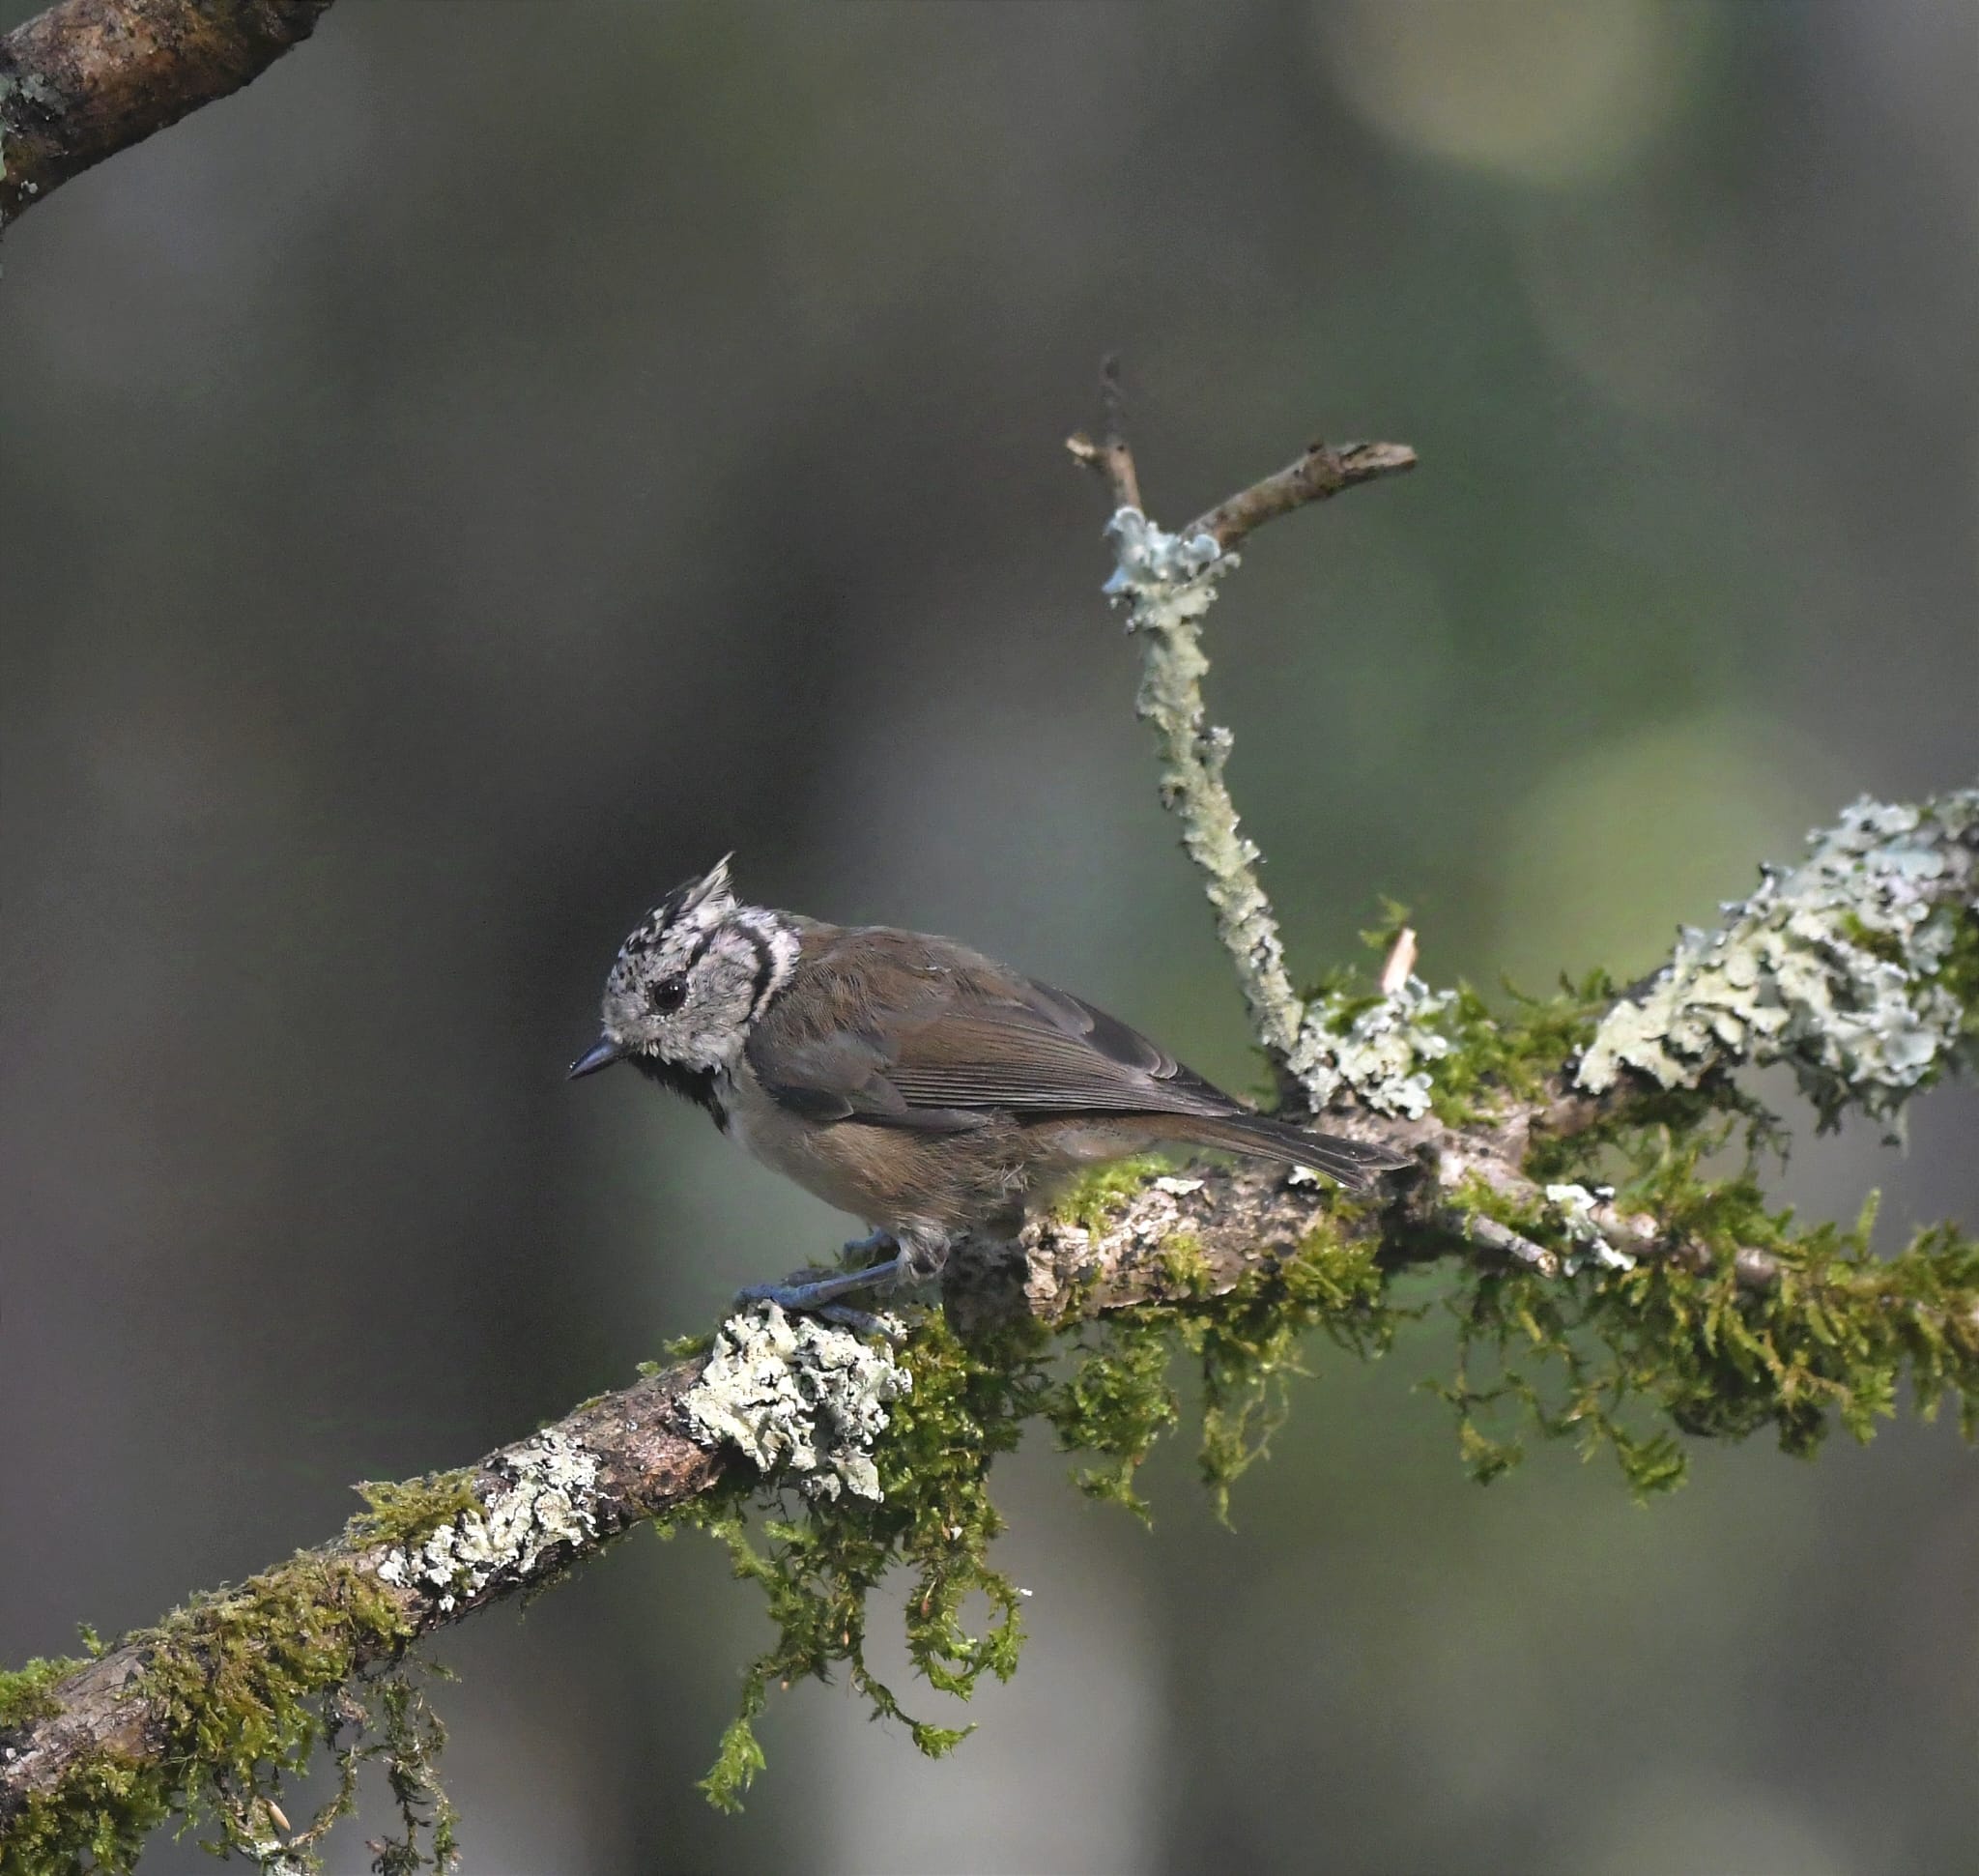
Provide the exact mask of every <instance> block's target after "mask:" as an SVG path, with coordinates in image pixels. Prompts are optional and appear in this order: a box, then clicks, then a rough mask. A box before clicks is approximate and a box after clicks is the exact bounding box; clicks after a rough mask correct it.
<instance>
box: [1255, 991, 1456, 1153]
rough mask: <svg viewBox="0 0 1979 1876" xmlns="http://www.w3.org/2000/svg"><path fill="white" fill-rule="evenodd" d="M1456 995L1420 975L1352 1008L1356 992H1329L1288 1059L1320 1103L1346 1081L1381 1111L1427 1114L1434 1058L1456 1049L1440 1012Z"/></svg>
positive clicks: (1315, 1103)
mask: <svg viewBox="0 0 1979 1876" xmlns="http://www.w3.org/2000/svg"><path fill="white" fill-rule="evenodd" d="M1456 1000H1457V994H1456V992H1455V991H1453V990H1431V989H1430V988H1429V986H1428V985H1427V984H1425V983H1424V982H1423V981H1422V980H1421V978H1420V977H1410V978H1409V979H1407V980H1406V981H1405V982H1404V983H1403V984H1402V986H1401V987H1400V988H1399V989H1398V990H1394V991H1391V992H1390V994H1389V995H1388V996H1384V997H1382V998H1381V1000H1380V1001H1379V1002H1376V1003H1371V1004H1368V1005H1366V1006H1364V1007H1363V1008H1362V1009H1360V1010H1359V1011H1357V1012H1355V1013H1354V1014H1353V1015H1351V1016H1349V1015H1348V1014H1347V1012H1348V1010H1349V1008H1350V1003H1349V999H1347V998H1346V997H1344V996H1324V997H1322V998H1320V1000H1319V1001H1318V1002H1316V1003H1314V1004H1313V1005H1312V1006H1311V1008H1309V1009H1308V1010H1307V1011H1306V1013H1305V1025H1303V1027H1302V1028H1301V1029H1300V1031H1299V1041H1298V1044H1297V1046H1296V1047H1295V1048H1294V1049H1293V1051H1292V1057H1291V1061H1290V1063H1289V1064H1288V1065H1289V1066H1290V1068H1291V1070H1292V1073H1293V1074H1294V1075H1296V1076H1297V1077H1298V1078H1299V1080H1300V1082H1302V1083H1303V1084H1304V1086H1305V1091H1306V1093H1307V1094H1309V1095H1310V1096H1311V1097H1312V1105H1313V1107H1314V1109H1315V1110H1318V1109H1321V1108H1324V1107H1325V1106H1326V1104H1327V1103H1328V1102H1329V1101H1331V1100H1332V1099H1333V1097H1334V1094H1336V1093H1337V1092H1338V1091H1339V1090H1340V1089H1341V1088H1342V1087H1347V1088H1351V1089H1352V1090H1353V1091H1354V1093H1355V1094H1357V1095H1358V1096H1360V1098H1361V1100H1362V1102H1364V1103H1365V1104H1366V1105H1367V1106H1368V1107H1370V1108H1372V1109H1373V1110H1374V1111H1375V1112H1376V1113H1388V1114H1402V1115H1406V1116H1407V1117H1408V1118H1409V1119H1411V1120H1418V1119H1420V1118H1421V1116H1422V1115H1423V1114H1425V1113H1427V1112H1428V1111H1429V1064H1430V1063H1432V1062H1437V1061H1441V1060H1442V1059H1443V1057H1444V1056H1446V1055H1447V1054H1448V1053H1449V1051H1450V1039H1449V1037H1448V1036H1447V1035H1445V1034H1444V1033H1443V1032H1442V1031H1441V1030H1440V1029H1438V1028H1437V1027H1436V1019H1437V1018H1438V1017H1439V1016H1441V1015H1442V1014H1443V1012H1444V1011H1445V1010H1447V1009H1448V1008H1449V1007H1450V1005H1451V1004H1452V1003H1454V1002H1455V1001H1456Z"/></svg>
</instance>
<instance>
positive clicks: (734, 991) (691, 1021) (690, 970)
mask: <svg viewBox="0 0 1979 1876" xmlns="http://www.w3.org/2000/svg"><path fill="white" fill-rule="evenodd" d="M796 961H797V935H796V933H795V932H794V931H793V930H791V928H790V927H789V924H788V923H787V922H786V921H785V920H783V919H782V918H780V917H778V915H777V914H776V913H775V912H773V911H768V910H766V909H763V908H762V907H760V906H745V905H742V904H741V903H739V902H738V901H737V899H736V898H735V895H734V892H733V890H732V889H731V886H730V883H729V861H728V858H727V857H726V856H725V857H724V858H722V859H720V860H717V861H716V862H715V864H714V866H713V867H711V868H710V869H709V870H708V871H707V872H706V873H704V874H703V875H701V876H700V877H699V878H697V879H693V880H687V881H686V882H685V883H684V884H682V885H678V886H675V887H674V890H673V891H672V892H670V893H669V894H668V895H667V896H666V898H664V899H662V900H661V901H660V903H659V904H658V905H657V906H655V907H654V908H653V909H652V910H651V911H649V912H648V913H647V914H646V915H645V918H643V919H641V920H640V922H639V923H638V924H637V925H636V926H634V927H633V929H632V931H631V933H630V934H629V935H628V936H627V938H626V939H625V942H624V943H623V944H622V945H620V946H619V948H618V957H617V962H616V963H614V965H613V966H612V970H611V974H610V975H609V976H608V977H607V978H606V979H605V999H604V1025H603V1032H602V1033H601V1034H600V1035H599V1037H598V1040H597V1041H596V1042H595V1043H594V1044H593V1045H592V1046H591V1047H590V1048H589V1049H588V1050H587V1051H586V1052H585V1053H584V1054H582V1055H580V1056H579V1057H578V1059H577V1060H576V1061H574V1062H573V1063H572V1064H571V1066H570V1073H571V1077H572V1079H573V1080H574V1079H575V1078H576V1077H578V1076H580V1075H591V1074H595V1073H596V1072H597V1071H598V1070H599V1069H601V1068H609V1067H610V1066H611V1065H612V1064H613V1063H614V1062H617V1061H630V1062H632V1063H633V1064H634V1065H635V1066H637V1067H641V1068H644V1069H645V1070H646V1071H647V1072H648V1073H651V1074H654V1075H657V1076H659V1077H660V1078H661V1079H663V1080H666V1079H672V1078H671V1077H670V1076H668V1074H667V1071H669V1070H673V1071H675V1072H678V1071H683V1070H684V1071H686V1072H687V1073H689V1074H693V1075H706V1074H709V1073H711V1072H712V1071H714V1070H716V1069H720V1068H724V1067H727V1066H729V1065H730V1064H731V1063H732V1062H733V1061H734V1059H735V1057H736V1055H737V1054H738V1053H740V1051H741V1048H742V1045H743V1043H745V1042H746V1041H747V1040H748V1038H749V1029H750V1025H752V1024H753V1023H754V1022H755V1021H756V1019H757V1017H758V1016H759V1015H760V1013H761V1011H762V1008H763V1005H764V1004H765V1003H767V1002H768V1001H769V999H770V998H771V997H772V996H775V995H776V993H777V992H778V991H779V990H781V989H782V988H783V985H784V983H785V981H786V980H787V979H788V978H789V974H790V970H791V967H793V966H794V965H795V963H796Z"/></svg>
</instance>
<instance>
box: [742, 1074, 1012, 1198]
mask: <svg viewBox="0 0 1979 1876" xmlns="http://www.w3.org/2000/svg"><path fill="white" fill-rule="evenodd" d="M723 1100H724V1105H725V1106H726V1107H727V1109H728V1112H729V1132H730V1134H731V1136H732V1137H733V1138H734V1139H735V1140H738V1141H739V1142H740V1143H741V1144H742V1145H743V1146H744V1147H746V1148H747V1149H748V1151H749V1153H750V1154H751V1155H752V1156H753V1157H754V1158H755V1159H757V1160H759V1161H760V1162H761V1164H762V1165H764V1166H766V1167H768V1168H770V1169H771V1170H772V1171H776V1172H781V1173H782V1174H783V1175H784V1177H785V1178H787V1179H789V1180H792V1181H794V1182H795V1183H796V1184H797V1185H800V1186H802V1187H803V1188H804V1190H805V1191H806V1192H808V1193H811V1194H813V1195H814V1196H816V1197H817V1198H822V1199H823V1200H824V1202H825V1203H826V1204H827V1205H835V1206H837V1207H838V1209H839V1210H840V1211H845V1212H850V1213H851V1214H852V1215H853V1217H855V1218H859V1219H863V1220H864V1221H865V1222H866V1223H867V1224H869V1225H875V1226H879V1227H885V1228H887V1229H896V1228H898V1227H903V1226H913V1225H927V1226H938V1227H941V1228H943V1229H945V1230H956V1229H962V1228H966V1227H972V1226H976V1225H980V1224H985V1223H987V1222H989V1221H990V1220H992V1219H996V1218H1002V1217H1005V1216H1007V1215H1008V1214H1009V1213H1011V1211H1012V1210H1013V1208H1019V1207H1020V1206H1021V1203H1022V1194H1023V1189H1024V1185H1025V1162H1026V1159H1027V1157H1028V1156H1027V1155H1025V1154H1024V1152H1023V1151H1022V1149H1021V1146H1020V1144H1019V1143H1018V1140H1017V1139H1016V1136H1015V1130H1014V1129H1011V1128H1009V1127H1007V1126H1002V1127H999V1126H994V1125H986V1126H985V1127H984V1128H983V1129H982V1131H981V1132H979V1133H965V1134H961V1135H957V1134H941V1135H927V1134H917V1133H914V1132H912V1131H911V1130H908V1129H903V1128H894V1127H876V1126H868V1125H864V1124H862V1123H860V1122H858V1121H852V1120H845V1121H837V1122H834V1123H832V1124H830V1125H826V1126H819V1125H818V1124H817V1122H815V1121H807V1120H800V1119H797V1118H795V1117H793V1116H792V1115H790V1114H789V1113H788V1112H786V1111H784V1110H783V1109H782V1108H780V1107H779V1106H778V1105H777V1104H776V1103H775V1102H774V1101H772V1100H771V1099H770V1098H769V1096H768V1095H766V1094H764V1093H763V1091H762V1089H761V1088H760V1086H759V1085H758V1084H757V1083H756V1082H754V1080H753V1079H751V1078H745V1077H742V1076H738V1077H736V1078H735V1081H734V1082H733V1084H732V1086H731V1087H730V1088H727V1089H725V1090H724V1094H723Z"/></svg>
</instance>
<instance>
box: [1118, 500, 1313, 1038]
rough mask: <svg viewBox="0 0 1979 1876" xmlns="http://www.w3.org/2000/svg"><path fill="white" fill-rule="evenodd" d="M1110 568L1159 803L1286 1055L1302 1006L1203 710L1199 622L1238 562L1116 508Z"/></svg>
mask: <svg viewBox="0 0 1979 1876" xmlns="http://www.w3.org/2000/svg"><path fill="white" fill-rule="evenodd" d="M1106 534H1107V535H1108V537H1109V538H1110V539H1111V541H1112V543H1113V550H1114V557H1115V564H1114V568H1113V573H1112V576H1111V577H1110V578H1109V579H1108V580H1107V582H1106V584H1105V587H1104V592H1105V593H1106V595H1107V597H1108V598H1110V599H1111V600H1112V601H1113V602H1114V603H1115V604H1116V605H1117V604H1120V603H1122V602H1125V604H1126V605H1127V608H1128V620H1127V629H1128V630H1129V631H1130V632H1132V633H1134V634H1135V635H1136V636H1138V637H1139V638H1140V640H1141V641H1142V644H1143V647H1144V650H1143V654H1142V660H1141V684H1140V693H1139V696H1138V697H1137V698H1136V699H1135V704H1134V707H1135V708H1136V709H1137V710H1138V711H1139V713H1140V715H1141V718H1142V720H1143V721H1144V722H1147V723H1149V724H1152V725H1153V726H1154V729H1155V733H1156V735H1157V736H1159V737H1160V739H1161V744H1162V805H1163V806H1164V807H1166V808H1168V809H1169V810H1171V811H1172V812H1173V813H1174V814H1176V815H1177V816H1179V817H1180V819H1181V822H1182V844H1183V846H1184V847H1185V848H1186V849H1187V850H1188V851H1189V856H1190V858H1191V859H1192V860H1194V862H1195V863H1196V865H1197V866H1199V867H1200V868H1201V869H1202V872H1203V877H1204V886H1203V889H1204V891H1205V892H1206V893H1207V894H1208V896H1209V901H1210V904H1211V905H1212V906H1213V907H1214V908H1215V909H1216V914H1217V935H1218V937H1219V938H1221V939H1222V942H1223V948H1224V949H1225V950H1226V951H1228V952H1229V954H1230V958H1231V961H1232V962H1233V963H1234V964H1235V966H1236V967H1237V981H1238V985H1239V987H1240V988H1241V989H1242V990H1243V992H1244V997H1245V1001H1246V1002H1247V1003H1248V1005H1249V1007H1250V1020H1251V1026H1252V1028H1253V1029H1254V1030H1255V1032H1256V1034H1257V1038H1258V1040H1259V1041H1260V1042H1261V1043H1263V1044H1264V1046H1265V1047H1266V1048H1267V1049H1270V1050H1272V1051H1273V1052H1275V1053H1277V1054H1278V1055H1281V1056H1282V1055H1285V1054H1288V1053H1290V1052H1291V1049H1292V1046H1293V1044H1294V1042H1295V1041H1296V1040H1297V1037H1298V1034H1299V1018H1300V1015H1301V1009H1302V1006H1301V1004H1300V1000H1299V996H1298V993H1297V992H1296V991H1294V990H1293V988H1292V980H1291V978H1290V976H1289V975H1288V974H1287V973H1286V970H1285V953H1284V946H1283V944H1282V943H1281V941H1280V940H1279V938H1278V927H1277V920H1276V918H1275V917H1274V916H1273V914H1272V908H1271V901H1270V900H1268V899H1267V898H1266V897H1265V894H1264V888H1263V887H1262V886H1261V885H1259V883H1258V880H1257V862H1258V860H1259V858H1260V857H1261V856H1260V854H1259V852H1258V850H1257V847H1256V846H1255V844H1254V843H1253V842H1252V841H1251V840H1250V839H1249V838H1248V836H1247V835H1246V834H1245V833H1244V832H1243V830H1242V829H1241V827H1240V826H1239V824H1238V820H1237V804H1236V803H1235V802H1234V801H1233V800H1232V799H1231V798H1230V791H1229V788H1228V786H1227V785H1226V784H1225V782H1224V780H1223V769H1224V766H1225V765H1226V764H1227V763H1228V761H1229V759H1230V741H1231V738H1230V733H1229V731H1228V730H1225V729H1222V728H1220V727H1219V726H1218V725H1215V724H1212V723H1210V722H1208V721H1207V720H1206V718H1205V715H1204V710H1203V701H1202V680H1203V678H1204V676H1205V675H1206V674H1207V672H1208V671H1209V660H1208V659H1207V658H1206V657H1205V656H1204V655H1203V650H1202V637H1201V626H1202V617H1203V614H1204V613H1206V612H1207V611H1208V610H1209V608H1210V604H1211V602H1212V601H1213V600H1214V599H1215V598H1216V596H1217V582H1218V581H1219V580H1220V579H1221V578H1222V577H1223V575H1224V574H1226V573H1227V572H1229V571H1230V569H1231V568H1232V567H1234V566H1235V565H1236V564H1237V556H1236V555H1235V554H1226V553H1224V552H1223V551H1222V550H1221V549H1220V548H1219V546H1218V544H1217V541H1216V538H1215V536H1214V535H1211V534H1190V535H1181V534H1169V533H1167V532H1166V531H1165V530H1163V529H1162V528H1158V527H1157V526H1156V525H1155V524H1154V523H1153V522H1152V521H1150V520H1149V519H1148V518H1147V516H1146V515H1144V514H1143V513H1141V511H1140V510H1139V509H1138V508H1121V509H1120V510H1118V512H1116V513H1115V514H1114V516H1113V518H1112V519H1111V520H1110V521H1108V522H1107V524H1106Z"/></svg>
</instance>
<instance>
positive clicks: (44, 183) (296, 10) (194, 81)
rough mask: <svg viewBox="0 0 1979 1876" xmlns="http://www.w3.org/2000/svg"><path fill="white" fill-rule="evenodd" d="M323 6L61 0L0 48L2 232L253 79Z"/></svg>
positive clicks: (307, 2) (293, 0) (315, 1)
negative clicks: (74, 180)
mask: <svg viewBox="0 0 1979 1876" xmlns="http://www.w3.org/2000/svg"><path fill="white" fill-rule="evenodd" d="M329 6H330V0H60V3H59V4H58V5H56V6H53V7H50V8H49V9H48V10H47V12H45V13H42V14H36V15H35V16H34V17H33V18H32V19H28V20H24V21H23V22H22V23H21V24H20V25H18V26H16V27H15V28H14V31H13V32H11V33H9V34H8V35H7V36H6V37H5V38H4V39H0V227H5V225H6V224H7V223H8V222H10V221H13V220H15V219H17V218H18V217H19V216H21V215H23V214H24V213H25V212H26V211H27V210H28V209H30V208H32V207H33V206H34V205H35V204H36V203H37V202H40V201H42V200H43V199H45V198H46V197H47V196H48V195H50V194H52V193H53V192H54V191H55V190H56V189H58V188H61V187H62V185H63V184H64V183H66V182H68V181H69V179H70V178H71V177H72V176H79V175H81V174H82V172H83V171H84V170H85V169H89V168H92V167H94V166H95V165H96V164H97V163H100V162H101V161H102V160H103V159H105V158H106V157H114V156H115V155H116V154H117V153H118V151H120V150H128V149H129V147H130V146H131V145H132V144H133V143H142V142H143V141H144V139H145V138H146V137H148V136H151V135H153V134H154V133H155V132H157V131H158V130H164V129H165V128H166V127H167V126H168V125H172V124H176V123H178V121H179V120H180V119H181V118H182V117H185V116H186V114H187V113H188V112H191V111H195V110H197V109H198V108H199V107H200V105H202V104H208V103H211V102H212V101H214V100H215V99H216V98H224V97H226V96H227V95H228V94H229V93H230V92H236V91H239V90H240V89H241V87H242V86H243V85H244V84H246V83H248V82H249V81H250V80H251V79H254V78H257V77H259V76H260V75H261V73H262V72H265V71H266V70H267V69H268V68H269V67H270V66H271V65H272V64H273V63H274V62H275V60H276V59H278V58H280V57H281V55H282V54H283V53H284V52H286V51H288V50H289V49H290V48H291V47H292V46H295V45H298V44H300V43H301V42H302V41H303V40H305V39H307V38H308V37H309V35H310V34H311V33H313V32H314V31H315V30H316V22H317V20H318V18H319V17H321V15H322V14H323V13H324V11H325V10H326V9H327V8H328V7H329Z"/></svg>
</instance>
